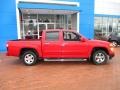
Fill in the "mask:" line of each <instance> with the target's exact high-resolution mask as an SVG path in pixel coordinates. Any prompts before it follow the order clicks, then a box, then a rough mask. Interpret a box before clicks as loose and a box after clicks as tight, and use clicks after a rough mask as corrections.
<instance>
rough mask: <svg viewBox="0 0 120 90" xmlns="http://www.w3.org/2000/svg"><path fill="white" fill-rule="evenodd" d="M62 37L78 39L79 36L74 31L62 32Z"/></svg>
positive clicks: (72, 39) (71, 39)
mask: <svg viewBox="0 0 120 90" xmlns="http://www.w3.org/2000/svg"><path fill="white" fill-rule="evenodd" d="M63 38H64V40H65V41H80V36H79V35H78V34H76V33H74V32H68V31H65V32H63Z"/></svg>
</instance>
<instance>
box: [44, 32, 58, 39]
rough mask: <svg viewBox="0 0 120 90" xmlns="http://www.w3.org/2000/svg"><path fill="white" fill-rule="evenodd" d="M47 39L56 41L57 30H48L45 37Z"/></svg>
mask: <svg viewBox="0 0 120 90" xmlns="http://www.w3.org/2000/svg"><path fill="white" fill-rule="evenodd" d="M45 39H46V40H47V41H57V40H59V32H58V31H49V32H46V38H45Z"/></svg>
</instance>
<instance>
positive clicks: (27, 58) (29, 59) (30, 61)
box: [21, 51, 38, 66]
mask: <svg viewBox="0 0 120 90" xmlns="http://www.w3.org/2000/svg"><path fill="white" fill-rule="evenodd" d="M21 60H22V61H23V63H24V64H25V65H28V66H32V65H35V64H36V63H37V60H38V58H37V55H36V53H34V52H33V51H26V52H25V53H23V55H22V56H21Z"/></svg>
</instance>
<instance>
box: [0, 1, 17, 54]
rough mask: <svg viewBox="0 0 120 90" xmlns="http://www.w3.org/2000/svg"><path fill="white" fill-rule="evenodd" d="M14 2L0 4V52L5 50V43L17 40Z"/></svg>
mask: <svg viewBox="0 0 120 90" xmlns="http://www.w3.org/2000/svg"><path fill="white" fill-rule="evenodd" d="M15 5H16V4H15V0H2V1H1V2H0V52H2V51H5V50H6V47H5V46H6V42H7V41H8V40H11V39H16V38H17V23H16V8H15V7H16V6H15Z"/></svg>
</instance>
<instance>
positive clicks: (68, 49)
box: [62, 31, 88, 58]
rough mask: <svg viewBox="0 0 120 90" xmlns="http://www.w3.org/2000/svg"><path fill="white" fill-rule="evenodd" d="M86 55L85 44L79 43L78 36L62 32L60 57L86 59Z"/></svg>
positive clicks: (73, 33)
mask: <svg viewBox="0 0 120 90" xmlns="http://www.w3.org/2000/svg"><path fill="white" fill-rule="evenodd" d="M87 55H88V48H87V43H86V42H82V41H80V35H78V34H77V33H75V32H70V31H64V32H63V43H62V57H63V58H86V57H87Z"/></svg>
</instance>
